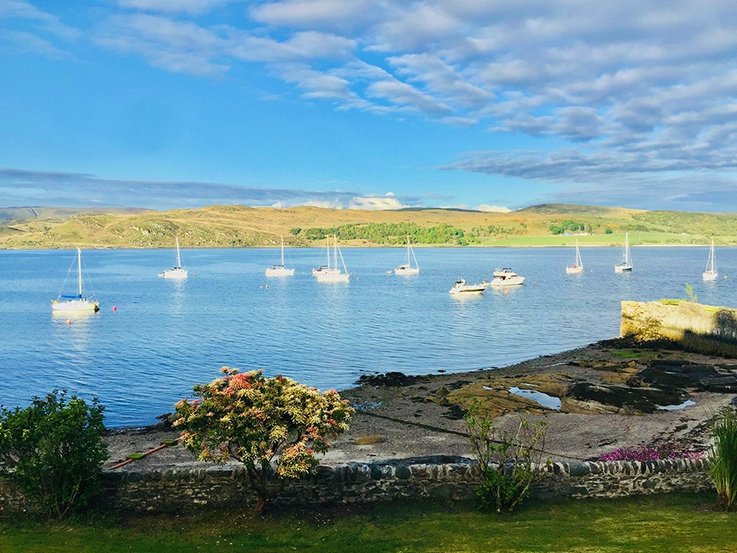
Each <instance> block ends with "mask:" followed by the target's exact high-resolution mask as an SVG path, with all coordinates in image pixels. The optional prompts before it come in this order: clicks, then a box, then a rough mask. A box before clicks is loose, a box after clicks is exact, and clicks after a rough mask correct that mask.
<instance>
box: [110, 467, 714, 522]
mask: <svg viewBox="0 0 737 553" xmlns="http://www.w3.org/2000/svg"><path fill="white" fill-rule="evenodd" d="M540 470H541V471H542V473H543V474H542V475H541V478H540V480H539V481H538V482H537V483H536V485H535V486H534V488H533V490H532V497H533V498H545V499H568V498H588V497H623V496H629V495H645V494H662V493H671V492H700V491H704V490H709V489H712V484H711V482H710V480H709V476H708V472H707V461H706V460H705V459H679V460H661V461H648V462H622V461H620V462H576V463H553V464H551V465H549V466H544V467H540ZM104 482H105V498H104V503H105V504H106V505H108V506H110V507H112V508H114V509H122V510H133V511H150V512H178V511H188V510H194V509H198V508H202V507H203V506H228V505H238V504H248V503H250V502H252V501H253V496H252V494H251V492H250V490H249V487H248V483H247V478H246V474H245V471H244V470H243V469H240V468H236V469H226V468H223V467H218V466H212V467H209V468H206V469H188V470H176V469H172V470H167V471H164V472H155V471H154V472H136V471H126V472H113V471H108V472H106V473H105V477H104ZM475 487H476V471H475V470H474V466H473V463H472V462H471V461H470V460H464V459H454V460H452V462H448V461H441V462H424V463H423V462H399V463H391V464H382V463H372V464H360V463H349V464H345V465H340V466H336V467H326V466H321V467H319V468H318V470H317V472H316V474H315V475H313V476H311V477H308V478H305V479H302V480H299V481H294V482H291V483H290V484H289V485H287V487H286V488H285V490H284V491H283V492H282V494H281V495H280V496H279V497H278V499H277V500H276V503H277V504H283V505H287V504H288V505H310V504H326V503H370V502H381V501H393V500H397V499H425V498H444V499H453V500H464V499H470V498H472V497H473V496H474V491H475Z"/></svg>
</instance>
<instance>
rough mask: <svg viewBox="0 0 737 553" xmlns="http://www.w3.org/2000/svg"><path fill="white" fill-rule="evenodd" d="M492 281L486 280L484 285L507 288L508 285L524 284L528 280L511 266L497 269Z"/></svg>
mask: <svg viewBox="0 0 737 553" xmlns="http://www.w3.org/2000/svg"><path fill="white" fill-rule="evenodd" d="M492 276H493V277H494V278H493V279H492V280H491V281H485V282H484V285H485V286H487V287H491V288H505V287H507V286H522V285H523V284H524V283H525V280H527V279H526V278H525V277H523V276H520V275H518V274H517V273H515V272H514V271H513V270H512V269H510V268H509V267H502V268H501V269H496V270H495V271H494V272H493V273H492Z"/></svg>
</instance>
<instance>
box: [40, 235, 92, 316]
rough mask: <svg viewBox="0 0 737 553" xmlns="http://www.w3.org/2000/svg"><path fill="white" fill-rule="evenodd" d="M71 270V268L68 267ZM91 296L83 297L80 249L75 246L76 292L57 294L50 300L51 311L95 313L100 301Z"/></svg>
mask: <svg viewBox="0 0 737 553" xmlns="http://www.w3.org/2000/svg"><path fill="white" fill-rule="evenodd" d="M69 270H70V271H71V268H70V269H69ZM93 296H94V294H93V295H92V296H88V297H85V295H84V285H83V283H82V250H80V249H79V248H77V293H76V294H63V293H62V294H59V297H58V298H57V299H55V300H52V301H51V311H53V312H54V313H69V314H73V313H95V312H96V311H99V310H100V302H99V301H97V300H93V299H92V298H93Z"/></svg>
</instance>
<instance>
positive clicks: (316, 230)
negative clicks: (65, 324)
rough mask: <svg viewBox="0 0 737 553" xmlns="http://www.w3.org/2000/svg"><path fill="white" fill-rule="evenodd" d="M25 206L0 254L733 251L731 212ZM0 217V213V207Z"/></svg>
mask: <svg viewBox="0 0 737 553" xmlns="http://www.w3.org/2000/svg"><path fill="white" fill-rule="evenodd" d="M45 209H46V208H34V213H35V214H36V216H35V217H32V218H26V219H22V220H19V219H16V220H14V221H5V222H3V221H2V220H0V248H6V249H10V248H16V249H18V248H70V247H73V246H80V247H85V248H152V247H153V248H155V247H171V245H172V244H173V242H174V237H175V236H179V238H180V241H181V243H182V245H183V246H185V247H253V246H274V245H276V244H277V243H278V242H279V236H280V235H284V237H285V241H286V242H287V244H289V245H290V246H316V245H321V244H322V243H323V242H324V240H325V237H326V236H328V235H332V234H336V235H337V236H338V237H339V239H340V240H341V242H343V243H344V244H347V245H354V246H358V245H361V246H372V245H377V246H381V245H400V244H402V243H404V242H405V240H406V237H407V236H408V235H409V236H410V237H411V239H412V241H413V243H416V244H419V245H428V246H430V245H448V246H459V245H460V246H564V245H570V244H573V242H574V241H575V240H578V241H579V242H580V243H581V244H584V245H589V246H609V245H616V244H621V243H622V241H623V237H624V233H625V232H629V233H630V242H631V243H632V244H633V245H639V244H653V245H657V244H661V245H688V244H705V243H707V242H708V241H709V240H710V239H711V238H712V237H713V238H714V240H715V242H716V243H717V244H720V245H726V244H737V214H713V213H688V212H677V211H643V210H635V209H625V208H609V207H592V206H576V205H561V204H545V205H539V206H532V207H528V208H525V209H521V210H518V211H512V212H509V213H486V212H480V211H463V210H446V209H412V210H396V211H360V210H347V209H343V210H336V209H324V208H317V207H295V208H289V209H277V208H268V207H258V208H254V207H245V206H210V207H205V208H200V209H185V210H174V211H143V210H138V211H134V210H118V211H116V212H113V211H111V212H108V213H86V212H80V211H79V210H70V213H67V212H65V211H64V210H58V209H57V210H54V209H49V210H47V211H46V210H45ZM0 212H2V210H1V209H0Z"/></svg>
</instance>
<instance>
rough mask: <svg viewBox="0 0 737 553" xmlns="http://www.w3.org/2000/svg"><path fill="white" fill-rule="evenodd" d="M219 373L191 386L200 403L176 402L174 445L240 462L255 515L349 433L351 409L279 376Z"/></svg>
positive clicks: (207, 458)
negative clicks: (176, 442)
mask: <svg viewBox="0 0 737 553" xmlns="http://www.w3.org/2000/svg"><path fill="white" fill-rule="evenodd" d="M222 372H223V373H224V376H223V377H221V378H217V379H215V380H213V381H212V382H210V383H209V384H198V385H197V386H195V387H194V391H195V394H196V395H197V396H198V399H194V400H189V401H188V400H181V401H179V402H178V403H177V404H176V418H175V421H174V426H175V427H177V428H179V429H181V436H180V441H181V443H182V444H183V445H184V446H185V447H186V448H187V449H189V450H190V451H192V452H194V453H196V454H197V455H198V457H199V459H201V460H204V461H212V462H215V463H225V462H226V461H228V460H230V459H235V460H237V461H240V462H241V463H243V464H244V466H245V468H246V472H247V474H248V477H249V480H250V483H251V486H252V487H253V489H254V491H255V492H256V495H257V497H258V502H257V504H256V510H257V511H260V510H261V509H262V508H263V506H264V504H265V503H266V501H268V500H269V499H271V498H272V497H274V496H275V495H276V494H277V493H278V492H279V490H280V489H281V488H282V487H283V485H284V482H285V479H288V478H299V477H300V476H302V475H304V474H307V473H309V472H310V471H311V470H312V469H313V468H314V467H315V466H316V465H317V459H316V458H315V454H317V453H324V452H326V451H327V450H328V447H329V441H330V439H332V438H335V437H336V436H338V435H339V434H341V433H343V432H345V431H346V430H347V429H348V423H349V421H350V418H351V415H352V414H353V412H354V411H353V409H352V408H351V407H350V405H349V403H348V401H346V400H343V399H341V397H340V395H339V394H338V392H336V391H335V390H328V391H326V392H320V391H319V390H317V389H315V388H311V387H309V386H305V385H304V384H300V383H299V382H296V381H295V380H292V379H290V378H286V377H284V376H276V377H274V378H268V377H266V376H264V375H263V373H262V372H261V371H250V372H239V371H238V369H231V368H228V367H223V369H222Z"/></svg>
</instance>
